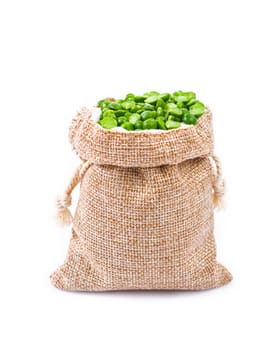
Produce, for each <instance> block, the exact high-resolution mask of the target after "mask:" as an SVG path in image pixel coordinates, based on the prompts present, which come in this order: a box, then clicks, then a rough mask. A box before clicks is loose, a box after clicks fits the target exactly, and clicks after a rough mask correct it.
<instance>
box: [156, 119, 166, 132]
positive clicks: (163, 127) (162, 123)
mask: <svg viewBox="0 0 277 350" xmlns="http://www.w3.org/2000/svg"><path fill="white" fill-rule="evenodd" d="M156 120H157V123H158V128H159V129H162V130H166V126H165V122H164V120H163V118H162V117H157V119H156Z"/></svg>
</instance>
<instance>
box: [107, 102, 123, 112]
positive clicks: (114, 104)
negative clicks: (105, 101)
mask: <svg viewBox="0 0 277 350" xmlns="http://www.w3.org/2000/svg"><path fill="white" fill-rule="evenodd" d="M109 108H111V109H116V110H119V109H121V105H120V104H119V103H116V102H111V103H110V105H109Z"/></svg>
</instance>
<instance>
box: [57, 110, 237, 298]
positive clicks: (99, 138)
mask: <svg viewBox="0 0 277 350" xmlns="http://www.w3.org/2000/svg"><path fill="white" fill-rule="evenodd" d="M69 137H70V142H71V144H72V146H73V149H74V150H75V151H76V152H77V154H78V155H79V157H80V158H81V160H82V161H83V163H82V164H81V166H80V167H79V168H78V169H77V171H76V173H75V174H74V176H73V178H72V181H71V182H70V184H69V186H68V188H67V189H66V191H65V194H64V196H63V197H62V198H60V199H59V200H58V202H57V204H58V215H59V218H60V219H61V220H62V221H63V222H64V223H67V224H68V223H70V222H71V219H72V217H71V214H70V212H69V210H68V207H69V206H70V204H71V192H72V190H73V189H74V187H75V186H76V185H77V184H78V183H79V182H80V198H79V201H78V205H77V209H76V212H75V215H74V219H73V227H72V236H71V240H70V246H69V250H68V254H67V257H66V259H65V262H64V264H63V265H62V266H61V267H60V268H59V269H58V270H57V271H56V272H54V273H53V274H52V275H51V281H52V283H53V285H54V286H56V287H58V288H60V289H64V290H68V291H108V290H131V289H184V290H197V289H208V288H214V287H219V286H222V285H224V284H226V283H227V282H229V281H231V279H232V276H231V274H230V273H229V272H228V271H227V269H226V268H225V267H223V266H222V265H221V264H219V263H217V261H216V245H215V239H214V216H213V210H214V206H219V205H220V203H221V199H222V196H223V192H224V186H223V185H224V183H223V181H222V174H221V167H220V163H219V161H218V158H217V157H215V156H214V153H213V130H212V114H211V112H210V110H209V109H206V111H205V113H204V115H203V116H202V117H201V118H199V120H198V123H197V125H195V126H193V127H188V128H178V129H173V130H168V131H155V132H149V131H142V132H122V131H118V130H116V131H112V130H106V129H103V128H102V127H101V126H100V125H99V124H97V123H96V122H95V121H94V120H93V119H92V118H91V111H90V110H89V109H87V108H83V109H82V110H81V111H80V112H79V113H78V114H77V116H76V117H75V118H74V119H73V121H72V124H71V126H70V133H69Z"/></svg>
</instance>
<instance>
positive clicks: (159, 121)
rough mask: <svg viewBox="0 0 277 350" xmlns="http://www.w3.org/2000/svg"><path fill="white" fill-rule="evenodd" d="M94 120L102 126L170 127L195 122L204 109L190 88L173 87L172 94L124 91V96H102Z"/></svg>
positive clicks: (131, 128)
mask: <svg viewBox="0 0 277 350" xmlns="http://www.w3.org/2000/svg"><path fill="white" fill-rule="evenodd" d="M97 106H98V107H99V108H101V115H100V118H99V121H98V123H99V124H100V125H101V126H102V127H103V128H105V129H112V128H115V127H117V126H120V127H122V128H124V129H126V130H128V131H133V130H135V131H138V130H146V129H161V130H170V129H176V128H179V127H180V126H181V123H185V124H189V125H191V124H193V125H195V124H196V123H197V119H198V118H199V117H201V116H202V115H203V113H204V112H205V105H204V104H203V103H202V102H200V101H198V100H197V99H196V94H195V93H194V92H191V91H189V92H183V91H180V90H179V91H175V92H174V93H173V94H169V93H158V92H156V91H150V92H146V93H145V94H143V95H139V96H138V95H134V94H127V95H126V97H125V99H121V100H114V101H113V100H112V99H104V100H101V101H99V102H98V105H97Z"/></svg>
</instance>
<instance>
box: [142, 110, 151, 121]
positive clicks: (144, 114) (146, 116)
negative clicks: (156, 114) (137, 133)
mask: <svg viewBox="0 0 277 350" xmlns="http://www.w3.org/2000/svg"><path fill="white" fill-rule="evenodd" d="M149 118H153V112H152V111H144V112H142V113H141V119H142V120H146V119H149Z"/></svg>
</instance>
